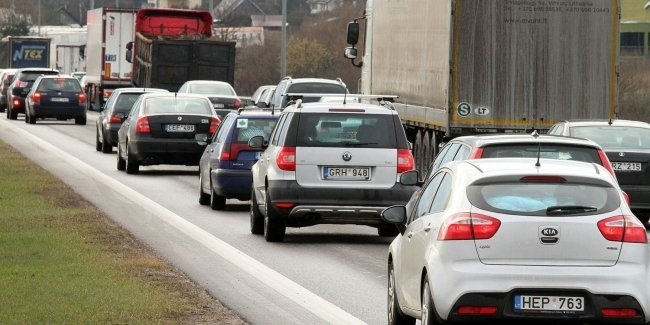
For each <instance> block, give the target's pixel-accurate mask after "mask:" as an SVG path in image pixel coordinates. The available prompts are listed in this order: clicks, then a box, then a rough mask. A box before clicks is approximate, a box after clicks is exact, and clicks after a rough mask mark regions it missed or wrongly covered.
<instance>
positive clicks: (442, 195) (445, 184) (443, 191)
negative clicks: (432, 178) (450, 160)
mask: <svg viewBox="0 0 650 325" xmlns="http://www.w3.org/2000/svg"><path fill="white" fill-rule="evenodd" d="M450 195H451V175H450V174H448V173H445V178H444V179H443V180H442V182H441V183H440V186H439V187H438V191H437V192H436V196H435V197H434V198H433V203H432V204H431V208H430V209H429V212H430V213H431V212H438V211H442V210H444V209H445V207H446V206H447V202H448V201H449V196H450Z"/></svg>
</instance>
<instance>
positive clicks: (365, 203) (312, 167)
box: [249, 94, 416, 241]
mask: <svg viewBox="0 0 650 325" xmlns="http://www.w3.org/2000/svg"><path fill="white" fill-rule="evenodd" d="M318 95H321V96H322V94H316V95H314V94H301V95H297V94H288V95H287V97H293V99H291V98H289V99H288V102H289V103H292V102H293V104H290V105H289V106H287V107H286V108H285V109H284V110H283V112H282V114H281V115H280V117H279V119H278V122H277V124H276V126H275V128H274V130H273V133H272V134H271V137H270V140H269V141H268V142H266V141H264V139H263V138H262V137H253V138H251V140H250V141H249V145H251V146H252V147H260V148H263V149H266V150H265V151H264V152H263V153H262V154H261V157H260V159H259V160H258V161H257V162H256V163H255V164H254V165H253V167H252V174H253V185H252V194H251V212H250V213H251V232H252V233H253V234H264V237H265V238H266V240H267V241H282V240H284V236H285V231H286V227H304V226H310V225H316V224H357V225H367V226H372V227H376V228H378V233H379V235H381V236H395V235H396V234H397V229H396V228H395V226H394V225H391V224H388V223H385V222H382V220H381V219H380V213H381V211H382V210H383V209H384V208H386V207H389V206H392V205H396V204H405V203H406V202H407V201H408V200H409V198H410V197H411V194H412V193H413V192H414V191H415V190H416V187H414V186H406V185H402V184H400V183H399V178H400V175H401V174H402V173H404V172H406V171H408V170H412V169H413V168H414V161H413V155H412V154H411V150H410V148H409V143H408V142H407V140H406V134H405V132H404V128H403V127H402V124H401V121H400V119H399V117H398V115H397V112H396V111H394V110H393V109H391V108H390V105H374V104H366V103H357V102H353V103H350V102H348V103H345V100H343V99H342V100H340V101H336V102H335V101H327V102H312V103H304V102H303V101H302V99H295V98H297V97H301V96H304V97H305V98H307V97H309V96H318ZM341 96H343V95H341ZM350 96H354V97H355V98H357V97H358V96H363V95H350ZM375 99H377V98H375ZM381 102H382V103H383V102H384V100H382V101H381Z"/></svg>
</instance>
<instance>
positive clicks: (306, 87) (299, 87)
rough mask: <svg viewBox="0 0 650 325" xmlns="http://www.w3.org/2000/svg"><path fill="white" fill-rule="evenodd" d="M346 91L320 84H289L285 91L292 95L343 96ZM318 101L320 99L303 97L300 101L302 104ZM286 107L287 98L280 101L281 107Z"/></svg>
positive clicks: (332, 85) (336, 86)
mask: <svg viewBox="0 0 650 325" xmlns="http://www.w3.org/2000/svg"><path fill="white" fill-rule="evenodd" d="M346 92H347V89H345V87H343V86H341V85H337V84H328V83H322V82H301V83H295V84H291V85H290V86H289V88H288V89H287V91H286V93H288V94H290V93H294V94H300V93H305V94H345V93H346ZM319 100H320V97H305V98H303V99H302V102H303V103H311V102H317V101H319ZM286 106H287V97H286V96H285V97H283V99H282V107H286Z"/></svg>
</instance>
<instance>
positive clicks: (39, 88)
mask: <svg viewBox="0 0 650 325" xmlns="http://www.w3.org/2000/svg"><path fill="white" fill-rule="evenodd" d="M39 118H40V119H43V118H56V119H57V120H67V119H74V121H75V124H78V125H86V94H85V93H84V91H83V89H81V85H80V84H79V80H77V78H75V77H66V76H40V77H38V78H37V79H36V81H34V84H33V86H32V87H31V90H30V91H29V93H28V94H27V97H25V123H29V124H36V120H38V119H39Z"/></svg>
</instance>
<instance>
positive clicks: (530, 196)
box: [467, 182, 620, 216]
mask: <svg viewBox="0 0 650 325" xmlns="http://www.w3.org/2000/svg"><path fill="white" fill-rule="evenodd" d="M467 195H468V198H469V201H470V202H471V203H472V205H474V206H476V207H478V208H480V209H483V210H487V211H493V212H498V213H505V214H517V215H530V216H566V215H584V214H601V213H607V212H611V211H613V210H614V209H616V208H618V207H619V205H620V200H619V195H618V191H617V190H616V189H615V188H613V187H604V186H599V185H593V184H581V183H546V182H528V183H527V182H504V183H490V184H481V185H471V186H468V188H467Z"/></svg>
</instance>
